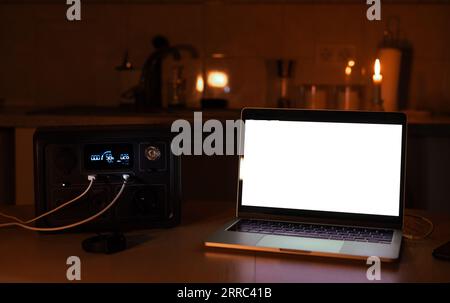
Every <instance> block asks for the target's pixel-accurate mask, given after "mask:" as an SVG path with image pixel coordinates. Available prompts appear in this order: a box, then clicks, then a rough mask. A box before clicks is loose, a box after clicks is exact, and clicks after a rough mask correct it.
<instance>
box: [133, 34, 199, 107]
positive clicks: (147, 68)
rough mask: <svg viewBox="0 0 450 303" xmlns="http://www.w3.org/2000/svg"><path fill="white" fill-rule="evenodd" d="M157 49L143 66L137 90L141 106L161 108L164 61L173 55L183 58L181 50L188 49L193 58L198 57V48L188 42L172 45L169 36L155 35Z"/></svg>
mask: <svg viewBox="0 0 450 303" xmlns="http://www.w3.org/2000/svg"><path fill="white" fill-rule="evenodd" d="M152 44H153V47H154V48H155V51H154V52H153V53H151V54H150V55H149V57H148V58H147V60H146V61H145V63H144V66H143V68H142V74H141V79H140V84H139V87H138V89H137V91H136V92H135V95H136V103H137V105H138V106H139V107H141V108H161V106H162V62H163V60H164V59H165V58H166V57H168V56H172V57H173V58H174V60H176V61H178V60H180V59H181V54H180V51H187V52H189V53H190V54H191V56H192V57H193V58H197V57H198V53H197V50H196V49H195V48H194V47H193V46H191V45H186V44H180V45H175V46H170V44H169V41H168V40H167V38H165V37H163V36H159V35H158V36H155V37H154V38H153V40H152Z"/></svg>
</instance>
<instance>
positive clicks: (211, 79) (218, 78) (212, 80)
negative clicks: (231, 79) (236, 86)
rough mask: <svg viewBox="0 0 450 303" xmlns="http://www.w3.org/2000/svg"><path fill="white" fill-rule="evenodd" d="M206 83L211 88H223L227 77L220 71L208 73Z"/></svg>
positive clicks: (226, 82)
mask: <svg viewBox="0 0 450 303" xmlns="http://www.w3.org/2000/svg"><path fill="white" fill-rule="evenodd" d="M207 81H208V85H209V86H211V87H218V88H224V87H225V86H227V84H228V75H227V74H226V73H225V72H222V71H210V72H209V73H208V80H207Z"/></svg>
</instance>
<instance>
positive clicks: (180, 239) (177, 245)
mask: <svg viewBox="0 0 450 303" xmlns="http://www.w3.org/2000/svg"><path fill="white" fill-rule="evenodd" d="M0 199H1V197H0ZM212 205H214V206H213V207H212ZM234 206H235V204H234V203H233V202H232V201H228V202H223V203H218V202H217V203H215V202H214V201H184V202H183V211H182V219H181V224H180V225H179V226H177V227H175V228H170V229H153V230H141V231H135V232H133V233H130V234H127V236H128V240H129V241H130V242H132V243H133V244H132V246H133V247H131V248H130V249H128V250H126V251H123V252H120V253H117V254H113V255H102V254H89V253H86V252H84V251H83V250H82V249H81V242H82V241H83V240H84V239H86V238H87V237H89V236H91V235H92V234H83V233H69V234H43V233H41V234H39V233H34V232H30V231H27V230H22V229H18V228H8V229H7V228H2V229H0V248H1V249H0V268H1V271H0V282H67V280H66V275H65V274H66V269H67V265H66V259H67V258H68V257H69V256H78V257H79V258H80V259H81V264H82V268H83V269H82V274H81V276H82V282H182V283H183V282H366V283H371V282H372V281H368V280H367V278H366V271H367V269H368V265H367V264H366V262H365V261H364V260H363V261H356V260H343V259H333V258H322V257H311V256H300V255H282V254H270V253H258V252H245V251H238V250H225V249H213V248H205V247H204V246H203V240H204V239H205V238H206V237H208V236H209V235H210V234H211V233H213V232H214V231H216V230H217V229H218V228H220V227H221V226H222V225H223V224H224V223H225V222H227V221H229V220H230V219H231V218H233V215H234ZM0 209H1V211H4V212H7V213H10V214H13V215H17V216H19V217H23V218H29V217H31V216H32V210H33V209H32V207H19V206H9V207H8V206H2V207H0ZM407 213H413V214H418V215H424V216H426V217H427V218H429V219H430V220H432V222H433V223H434V225H435V229H434V231H433V233H432V234H431V235H430V236H429V237H428V238H426V239H423V240H415V241H412V240H404V241H403V244H402V251H401V256H400V260H399V261H398V262H393V263H382V265H381V281H380V282H385V283H387V282H449V281H450V262H448V261H442V260H439V259H436V258H433V257H432V255H431V253H432V251H433V249H434V248H436V247H437V246H439V245H441V244H442V243H444V242H446V241H448V240H449V239H450V220H449V218H450V217H449V216H448V215H444V214H441V213H431V212H424V211H417V210H407ZM2 221H3V222H4V221H5V220H2Z"/></svg>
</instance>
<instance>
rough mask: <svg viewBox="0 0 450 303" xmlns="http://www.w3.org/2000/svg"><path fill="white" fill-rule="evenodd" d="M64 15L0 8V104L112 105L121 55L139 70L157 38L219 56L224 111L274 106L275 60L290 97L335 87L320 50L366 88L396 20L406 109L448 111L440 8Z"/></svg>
mask: <svg viewBox="0 0 450 303" xmlns="http://www.w3.org/2000/svg"><path fill="white" fill-rule="evenodd" d="M65 9H66V6H65V5H60V4H39V7H38V6H37V5H30V4H27V5H14V4H8V5H5V4H1V9H0V37H1V41H2V43H1V45H0V58H2V61H4V64H3V67H2V69H1V71H0V97H3V98H5V99H6V103H7V104H9V105H33V106H57V105H61V106H62V105H68V104H72V105H73V104H78V105H102V106H108V105H110V106H111V105H115V104H117V87H118V75H117V72H116V71H115V67H116V66H117V65H118V64H120V63H121V60H122V56H123V54H124V52H125V50H129V52H130V59H131V61H132V63H133V64H134V65H135V66H136V67H140V66H142V64H143V62H144V60H145V58H146V57H147V56H148V54H149V53H150V52H151V51H152V46H151V39H152V37H153V36H155V35H156V34H163V35H166V36H167V37H168V38H169V40H170V41H171V42H172V43H174V44H179V43H187V44H192V45H194V46H195V47H196V48H197V49H198V51H199V53H200V55H201V56H202V57H204V56H209V55H211V54H213V53H223V54H225V55H226V58H227V60H228V62H229V63H228V66H229V69H230V74H231V76H232V81H233V83H234V85H233V87H232V91H231V92H230V106H231V107H234V108H239V107H241V106H274V105H275V104H276V103H275V99H276V94H277V88H276V79H275V75H274V69H273V68H272V69H270V68H268V66H269V65H270V64H272V63H273V62H274V60H275V59H277V58H288V59H294V60H295V62H296V68H295V75H294V79H293V81H292V85H291V88H292V90H293V91H292V94H293V95H294V96H296V93H297V89H298V86H299V85H301V84H305V83H316V84H341V83H343V81H344V67H345V66H343V65H341V64H339V63H336V62H335V63H333V64H327V63H324V62H321V61H320V58H319V57H318V53H319V51H320V49H321V48H323V47H324V46H327V45H331V46H332V47H338V48H339V47H347V46H349V47H352V50H353V51H354V57H355V60H356V62H357V66H356V67H355V69H354V71H353V73H352V82H354V83H359V84H367V83H368V82H369V78H370V74H371V72H372V71H371V64H372V62H373V59H374V58H375V56H376V47H377V45H378V43H379V42H380V40H381V38H382V35H383V29H384V28H385V26H386V24H387V22H388V20H389V19H390V17H398V18H399V20H400V29H401V36H402V37H404V38H406V39H408V40H409V41H410V42H411V43H412V45H413V48H414V61H413V67H412V72H413V75H412V77H411V92H410V100H409V106H410V107H411V108H416V109H430V110H435V111H450V106H449V105H448V104H449V103H450V92H449V89H448V87H449V84H450V83H449V81H450V80H449V79H450V75H449V74H450V63H449V62H450V52H448V50H449V48H450V41H449V39H448V38H447V36H448V30H449V29H450V5H446V4H414V5H411V4H383V15H382V18H383V19H382V21H381V22H368V21H367V20H366V19H365V10H366V5H365V4H364V3H363V4H357V3H349V4H336V3H334V4H333V3H330V4H324V3H321V4H313V3H304V4H302V3H297V4H296V3H284V4H277V3H255V4H249V3H231V4H230V3H224V2H208V3H206V4H201V3H188V4H173V3H172V4H162V3H159V4H150V3H148V4H99V3H96V4H89V3H83V11H82V21H81V22H72V23H70V22H67V21H66V20H65ZM318 58H319V59H318ZM270 62H272V63H270ZM189 64H191V63H189ZM196 64H198V62H197V63H196ZM361 68H363V69H364V71H365V74H361ZM164 78H165V79H166V80H167V79H168V78H169V76H168V75H165V77H164ZM190 83H191V84H192V83H194V81H190ZM189 104H190V105H195V104H198V103H196V101H193V100H190V101H189Z"/></svg>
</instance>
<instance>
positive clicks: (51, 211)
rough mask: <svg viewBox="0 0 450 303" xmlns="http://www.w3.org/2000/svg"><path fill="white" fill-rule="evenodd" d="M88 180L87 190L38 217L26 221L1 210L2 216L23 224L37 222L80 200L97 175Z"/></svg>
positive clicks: (0, 214)
mask: <svg viewBox="0 0 450 303" xmlns="http://www.w3.org/2000/svg"><path fill="white" fill-rule="evenodd" d="M88 180H89V186H88V187H87V188H86V189H85V191H84V192H82V193H81V194H80V195H78V196H77V197H75V198H73V199H72V200H70V201H67V202H65V203H63V204H61V205H60V206H58V207H56V208H54V209H52V210H50V211H48V212H46V213H43V214H41V215H40V216H38V217H36V218H33V219H30V220H27V221H25V220H22V219H19V218H17V217H14V216H11V215H8V214H4V213H1V212H0V216H2V217H4V218H8V219H11V220H14V221H16V222H18V223H22V224H30V223H33V222H35V221H37V220H39V219H41V218H43V217H46V216H48V215H51V214H53V213H54V212H56V211H58V210H60V209H61V208H64V207H66V206H68V205H70V204H72V203H73V202H75V201H78V200H79V199H81V198H82V197H84V196H85V195H86V194H87V193H88V192H89V191H90V190H91V187H92V185H93V184H94V181H95V175H89V176H88Z"/></svg>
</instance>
